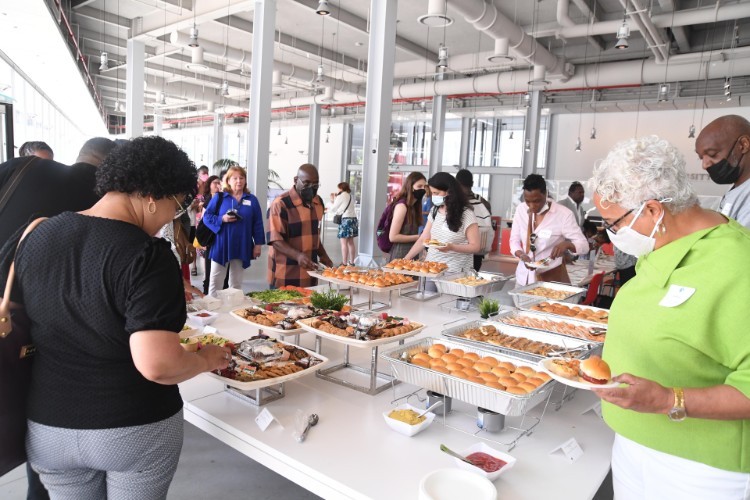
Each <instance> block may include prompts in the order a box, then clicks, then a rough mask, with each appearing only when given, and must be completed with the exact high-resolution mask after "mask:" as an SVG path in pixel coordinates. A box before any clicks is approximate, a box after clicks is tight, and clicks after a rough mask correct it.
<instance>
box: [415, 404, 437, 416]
mask: <svg viewBox="0 0 750 500" xmlns="http://www.w3.org/2000/svg"><path fill="white" fill-rule="evenodd" d="M441 404H443V402H442V401H436V402H435V404H433V405H432V406H430V407H429V408H427V409H426V410H425V411H423V412H422V413H420V414H419V415H417V418H420V417H424V416H425V415H427V414H428V413H430V412H431V411H432V410H434V409H435V408H437V407H438V406H440V405H441Z"/></svg>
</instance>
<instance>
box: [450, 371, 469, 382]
mask: <svg viewBox="0 0 750 500" xmlns="http://www.w3.org/2000/svg"><path fill="white" fill-rule="evenodd" d="M451 375H453V376H454V377H458V378H462V379H464V380H466V379H468V378H469V376H468V375H466V374H465V373H464V372H463V371H461V370H458V371H455V372H451Z"/></svg>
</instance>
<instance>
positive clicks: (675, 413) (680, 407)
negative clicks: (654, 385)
mask: <svg viewBox="0 0 750 500" xmlns="http://www.w3.org/2000/svg"><path fill="white" fill-rule="evenodd" d="M672 392H674V406H673V407H672V409H671V410H669V413H668V414H667V415H668V416H669V420H671V421H672V422H682V421H683V420H685V417H687V411H685V393H684V391H683V390H682V387H672Z"/></svg>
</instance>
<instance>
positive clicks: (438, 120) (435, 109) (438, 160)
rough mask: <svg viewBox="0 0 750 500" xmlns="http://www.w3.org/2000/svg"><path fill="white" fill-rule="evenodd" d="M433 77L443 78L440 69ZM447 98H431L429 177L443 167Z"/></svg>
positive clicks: (438, 96) (442, 96)
mask: <svg viewBox="0 0 750 500" xmlns="http://www.w3.org/2000/svg"><path fill="white" fill-rule="evenodd" d="M438 71H439V73H438V74H437V76H436V77H435V79H436V80H442V79H443V72H442V70H440V69H438ZM447 102H448V99H447V98H446V97H445V96H444V95H436V96H434V97H433V98H432V137H430V139H431V140H430V169H429V171H428V176H427V178H428V179H429V178H430V177H432V176H433V175H435V174H436V173H438V172H440V171H441V170H442V168H443V139H444V137H445V107H446V104H447Z"/></svg>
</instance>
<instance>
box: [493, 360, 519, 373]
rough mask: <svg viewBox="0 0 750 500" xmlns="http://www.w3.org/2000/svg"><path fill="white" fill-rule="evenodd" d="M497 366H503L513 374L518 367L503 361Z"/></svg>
mask: <svg viewBox="0 0 750 500" xmlns="http://www.w3.org/2000/svg"><path fill="white" fill-rule="evenodd" d="M497 366H502V367H503V368H505V369H506V370H508V371H509V372H511V373H513V372H514V371H516V365H514V364H513V363H510V362H508V361H501V362H500V363H498V364H497Z"/></svg>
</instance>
